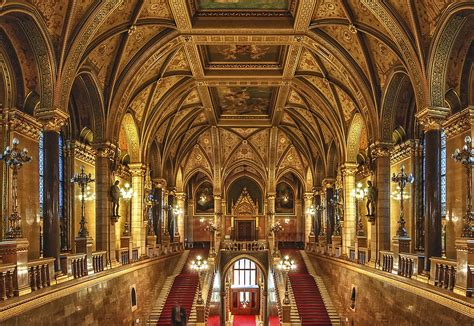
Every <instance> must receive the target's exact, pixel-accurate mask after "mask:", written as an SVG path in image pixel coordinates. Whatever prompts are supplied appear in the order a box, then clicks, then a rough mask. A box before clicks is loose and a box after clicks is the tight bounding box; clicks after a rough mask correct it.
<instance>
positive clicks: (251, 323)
mask: <svg viewBox="0 0 474 326" xmlns="http://www.w3.org/2000/svg"><path fill="white" fill-rule="evenodd" d="M232 325H234V326H255V325H257V322H256V321H255V316H254V315H234V322H233V323H232Z"/></svg>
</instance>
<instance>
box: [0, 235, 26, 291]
mask: <svg viewBox="0 0 474 326" xmlns="http://www.w3.org/2000/svg"><path fill="white" fill-rule="evenodd" d="M29 246H30V244H29V242H28V240H27V239H25V238H20V239H11V240H6V241H1V242H0V256H1V257H2V262H3V263H4V264H16V281H15V278H14V281H13V282H14V285H13V286H14V290H13V294H14V295H15V296H20V295H24V294H28V293H30V292H31V287H30V283H29V279H28V266H27V263H28V248H29Z"/></svg>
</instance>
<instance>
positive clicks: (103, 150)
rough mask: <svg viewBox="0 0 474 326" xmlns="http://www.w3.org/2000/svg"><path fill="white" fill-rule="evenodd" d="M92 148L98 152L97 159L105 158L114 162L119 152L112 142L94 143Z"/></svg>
mask: <svg viewBox="0 0 474 326" xmlns="http://www.w3.org/2000/svg"><path fill="white" fill-rule="evenodd" d="M92 147H93V148H94V149H95V151H96V157H103V158H108V159H111V160H113V159H114V158H115V153H116V152H117V151H118V148H117V146H115V145H114V144H111V143H110V142H102V143H94V144H93V145H92Z"/></svg>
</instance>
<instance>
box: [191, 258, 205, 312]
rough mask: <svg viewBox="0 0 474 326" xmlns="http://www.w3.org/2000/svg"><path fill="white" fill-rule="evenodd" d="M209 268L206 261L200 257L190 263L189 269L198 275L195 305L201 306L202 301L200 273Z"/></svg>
mask: <svg viewBox="0 0 474 326" xmlns="http://www.w3.org/2000/svg"><path fill="white" fill-rule="evenodd" d="M208 268H209V266H208V264H207V260H205V259H203V258H202V257H201V256H197V257H196V260H193V261H192V262H191V269H192V270H195V271H196V272H197V273H198V297H197V300H196V303H197V304H203V303H204V300H203V299H202V287H201V275H202V272H204V271H205V270H207V269H208Z"/></svg>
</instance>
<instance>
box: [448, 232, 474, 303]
mask: <svg viewBox="0 0 474 326" xmlns="http://www.w3.org/2000/svg"><path fill="white" fill-rule="evenodd" d="M455 246H456V264H457V272H456V285H455V286H454V290H453V291H454V293H457V294H460V295H462V296H468V297H471V296H472V292H473V281H472V280H473V278H474V270H472V269H471V268H470V267H469V266H472V265H473V264H474V239H473V238H458V239H456V242H455ZM469 281H470V282H469Z"/></svg>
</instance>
